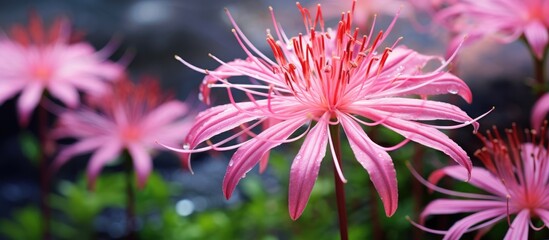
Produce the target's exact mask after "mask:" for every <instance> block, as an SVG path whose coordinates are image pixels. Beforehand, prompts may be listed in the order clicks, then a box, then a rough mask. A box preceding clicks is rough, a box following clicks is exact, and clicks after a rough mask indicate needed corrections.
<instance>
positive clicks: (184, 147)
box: [183, 143, 191, 150]
mask: <svg viewBox="0 0 549 240" xmlns="http://www.w3.org/2000/svg"><path fill="white" fill-rule="evenodd" d="M189 149H191V147H190V146H189V144H186V143H185V144H183V150H189Z"/></svg>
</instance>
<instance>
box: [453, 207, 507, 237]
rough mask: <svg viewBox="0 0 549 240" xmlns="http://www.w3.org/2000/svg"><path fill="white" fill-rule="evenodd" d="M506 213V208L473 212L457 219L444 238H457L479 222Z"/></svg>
mask: <svg viewBox="0 0 549 240" xmlns="http://www.w3.org/2000/svg"><path fill="white" fill-rule="evenodd" d="M505 213H506V210H505V209H490V210H485V211H481V212H478V213H475V214H471V215H470V216H467V217H465V218H463V219H461V220H459V221H457V222H456V223H455V224H454V225H453V226H452V227H451V228H450V229H449V230H448V233H447V234H446V235H444V238H443V239H444V240H457V239H460V238H461V236H462V235H463V234H464V233H465V232H466V231H467V230H468V229H469V228H471V227H473V226H474V225H475V224H479V223H481V222H483V221H486V220H488V219H490V218H495V217H497V216H500V215H504V214H505Z"/></svg>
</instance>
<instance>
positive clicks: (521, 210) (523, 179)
mask: <svg viewBox="0 0 549 240" xmlns="http://www.w3.org/2000/svg"><path fill="white" fill-rule="evenodd" d="M546 127H547V125H546V124H545V125H544V126H543V127H542V129H541V132H536V131H530V134H529V136H527V139H529V140H528V141H527V142H522V140H521V137H520V136H519V133H518V131H517V128H516V126H513V129H508V130H507V131H506V135H507V136H506V137H507V141H505V140H504V139H503V138H502V137H501V136H500V135H499V133H498V132H497V129H494V133H491V132H490V131H488V133H487V137H483V136H481V139H482V141H483V142H484V144H485V147H484V148H482V149H480V150H477V152H476V153H475V155H476V156H477V157H478V158H479V159H480V160H481V161H482V162H483V164H484V166H485V167H486V168H481V167H473V170H472V175H471V179H470V181H469V183H470V184H471V185H473V186H475V187H477V188H479V189H481V190H484V191H485V193H466V192H458V191H453V190H449V189H445V188H441V187H439V186H436V185H435V184H436V183H437V182H438V181H439V180H440V179H441V178H442V177H444V176H450V177H452V178H455V179H458V180H463V179H465V178H466V173H465V171H463V169H461V168H459V167H456V166H451V167H446V168H443V169H440V170H437V171H435V172H434V173H433V174H432V175H431V176H430V177H429V181H426V180H424V179H422V178H421V176H419V174H418V173H417V172H415V171H412V172H413V173H414V175H415V176H416V178H418V179H419V180H420V181H422V182H423V183H424V184H425V185H426V186H427V187H429V188H430V189H432V190H435V191H438V192H441V193H444V194H448V195H451V196H455V197H460V199H450V198H449V199H438V200H435V201H433V202H431V203H430V204H429V205H427V207H426V208H425V209H424V210H423V212H422V213H421V216H420V221H421V222H422V223H424V222H425V219H426V218H427V217H429V216H431V215H442V214H456V213H471V214H470V215H469V216H467V217H465V218H463V219H461V220H460V221H458V222H456V223H455V224H454V225H453V226H452V227H451V228H450V229H449V230H447V231H440V230H433V229H429V228H426V227H424V226H422V225H419V224H416V223H413V224H414V225H416V226H418V227H419V228H421V229H423V230H425V231H428V232H431V233H435V234H444V239H460V237H461V236H462V235H463V234H464V233H466V232H471V231H475V230H479V229H480V230H481V231H479V233H478V236H477V238H476V239H479V238H480V237H481V235H483V234H484V233H486V232H487V231H488V230H489V229H490V228H491V226H493V225H494V224H495V223H497V222H498V221H501V220H503V219H506V218H507V221H508V223H509V230H508V231H507V233H506V235H505V239H528V229H529V227H531V228H532V229H534V230H536V231H539V230H541V229H543V228H545V227H547V226H549V185H548V180H549V155H548V152H547V147H546V145H547V141H546V140H545V138H546V135H545V134H546ZM536 133H541V134H540V135H539V136H538V135H537V134H536ZM479 136H480V134H479ZM537 139H539V140H537ZM511 215H515V217H514V218H513V220H512V221H511ZM536 218H537V219H541V220H542V221H543V223H544V226H542V227H536V226H535V225H534V224H533V222H532V220H533V219H536Z"/></svg>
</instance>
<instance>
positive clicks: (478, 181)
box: [429, 166, 508, 198]
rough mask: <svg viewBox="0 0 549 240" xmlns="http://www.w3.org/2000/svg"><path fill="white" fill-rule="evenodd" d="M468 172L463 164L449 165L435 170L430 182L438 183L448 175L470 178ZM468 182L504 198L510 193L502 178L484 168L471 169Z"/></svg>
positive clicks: (462, 179)
mask: <svg viewBox="0 0 549 240" xmlns="http://www.w3.org/2000/svg"><path fill="white" fill-rule="evenodd" d="M468 174H469V173H468V172H467V171H466V170H465V169H463V167H461V166H448V167H445V168H442V169H438V170H436V171H434V172H433V173H432V174H431V175H430V176H429V182H431V183H433V184H436V183H437V182H438V181H439V180H440V179H441V178H442V177H444V176H446V175H448V176H450V177H453V178H455V179H457V180H459V181H465V180H467V178H468ZM468 183H470V184H471V185H473V186H475V187H478V188H480V189H482V190H485V191H487V192H490V193H492V194H495V195H497V196H501V197H502V198H505V197H506V196H507V194H508V193H507V192H508V191H507V188H506V187H505V186H504V185H503V184H502V183H501V180H500V179H498V178H496V177H495V176H494V175H493V174H492V173H490V172H488V171H487V170H486V169H484V168H480V167H473V169H472V170H471V178H470V179H469V181H468Z"/></svg>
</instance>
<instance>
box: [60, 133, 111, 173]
mask: <svg viewBox="0 0 549 240" xmlns="http://www.w3.org/2000/svg"><path fill="white" fill-rule="evenodd" d="M105 141H106V138H105V137H95V138H94V137H91V138H85V139H82V140H80V141H79V142H77V143H75V144H72V145H70V146H69V147H67V148H64V149H63V150H61V151H60V152H59V154H58V155H57V157H56V158H55V160H54V161H53V164H52V171H57V169H59V168H60V167H61V166H62V165H64V164H65V163H66V162H67V161H68V160H70V159H71V158H72V157H73V156H75V155H78V154H84V153H87V152H91V151H92V150H94V149H96V148H99V147H100V146H102V145H103V144H104V143H105Z"/></svg>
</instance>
